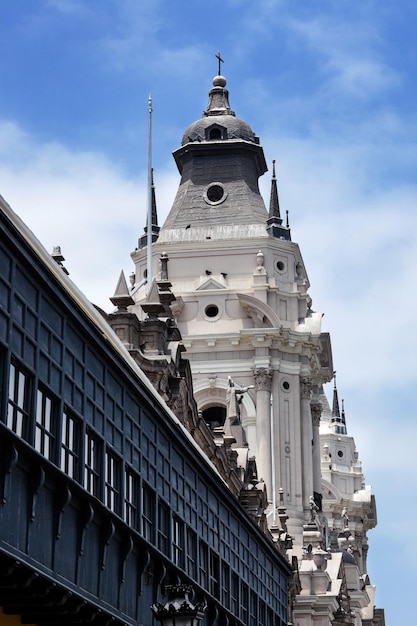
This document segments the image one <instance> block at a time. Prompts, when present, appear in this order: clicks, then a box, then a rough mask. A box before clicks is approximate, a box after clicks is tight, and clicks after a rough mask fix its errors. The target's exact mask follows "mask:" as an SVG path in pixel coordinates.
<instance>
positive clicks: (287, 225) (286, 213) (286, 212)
mask: <svg viewBox="0 0 417 626" xmlns="http://www.w3.org/2000/svg"><path fill="white" fill-rule="evenodd" d="M285 215H286V216H287V220H286V223H285V225H286V227H287V228H289V227H290V220H289V218H288V209H287V210H286V211H285Z"/></svg>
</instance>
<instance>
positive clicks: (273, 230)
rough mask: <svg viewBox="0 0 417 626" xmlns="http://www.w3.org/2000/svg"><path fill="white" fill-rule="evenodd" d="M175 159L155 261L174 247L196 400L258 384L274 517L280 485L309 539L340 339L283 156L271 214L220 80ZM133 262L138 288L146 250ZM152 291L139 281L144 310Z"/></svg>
mask: <svg viewBox="0 0 417 626" xmlns="http://www.w3.org/2000/svg"><path fill="white" fill-rule="evenodd" d="M174 159H175V162H176V164H177V167H178V170H179V173H180V175H181V180H180V184H179V187H178V191H177V194H176V197H175V200H174V203H173V205H172V208H171V210H170V212H169V215H168V217H167V219H166V221H165V223H164V225H163V226H162V228H161V229H160V232H159V236H158V239H157V240H156V241H155V242H154V244H153V256H154V267H157V261H158V259H159V257H160V256H161V254H162V253H164V254H165V255H167V257H168V259H169V281H170V283H171V284H172V292H173V293H174V294H175V296H176V301H175V302H174V303H173V305H172V310H173V311H174V314H175V319H176V322H177V324H178V327H179V330H180V332H181V335H182V338H183V342H184V345H185V347H186V355H187V357H188V359H189V361H190V364H191V370H192V374H193V383H194V392H195V397H196V400H197V403H198V407H199V409H200V410H201V411H202V412H203V416H204V415H207V416H210V420H213V419H214V418H213V416H215V418H216V419H215V420H214V421H217V420H218V419H220V418H219V416H221V415H224V414H225V409H226V402H227V400H226V396H227V389H228V381H229V377H230V378H231V379H232V380H233V381H234V382H235V384H237V385H238V386H243V387H247V388H249V392H248V393H246V394H245V395H244V397H242V405H241V410H240V419H241V422H242V425H243V427H244V429H245V433H246V439H247V442H248V446H249V455H250V456H255V457H256V462H257V467H258V477H259V478H262V479H263V480H264V482H265V485H266V489H267V494H268V499H269V503H270V504H269V523H270V524H271V525H273V523H274V520H275V517H276V511H277V507H278V502H279V494H280V489H281V488H282V490H283V497H284V501H285V505H286V507H287V512H288V516H289V519H288V522H287V525H288V529H289V532H290V533H291V534H292V535H293V536H295V537H297V536H298V537H299V538H300V541H301V535H302V532H303V524H304V522H305V521H306V519H309V515H310V504H311V498H314V500H315V502H316V504H317V506H318V508H319V509H320V508H321V481H320V445H319V441H318V437H319V428H318V423H319V418H318V417H317V415H318V413H317V409H318V407H319V402H318V390H319V389H320V388H321V386H322V385H323V383H325V382H327V381H329V380H331V378H332V372H333V367H332V354H331V347H330V339H329V336H328V334H325V333H322V332H321V317H322V316H321V314H320V313H316V312H314V310H313V308H312V301H311V298H310V295H309V292H308V290H309V287H310V284H309V280H308V276H307V272H306V270H305V267H304V262H303V259H302V256H301V252H300V249H299V247H298V245H297V244H296V243H294V242H293V241H291V232H290V228H289V224H288V218H287V222H286V223H285V224H284V223H283V220H282V218H281V213H280V206H279V199H278V183H277V176H276V167H275V163H274V164H273V173H272V180H271V197H270V206H269V210H267V208H266V206H265V203H264V201H263V199H262V196H261V194H260V192H259V186H258V179H259V177H260V176H262V175H263V174H265V172H266V171H267V165H266V162H265V156H264V152H263V148H262V146H261V144H260V141H259V137H258V136H257V135H256V134H255V133H254V131H253V130H252V129H251V127H250V126H249V124H247V123H246V122H245V121H244V120H242V119H240V118H238V117H237V116H236V115H235V113H234V111H233V110H232V109H231V106H230V103H229V92H228V90H227V89H226V79H225V78H224V76H221V75H217V76H215V78H214V79H213V86H212V88H211V89H210V91H209V100H208V105H207V108H206V110H205V111H204V113H203V115H202V117H201V118H200V119H198V120H197V121H195V122H194V123H192V124H191V125H190V126H189V127H188V128H187V129H186V130H185V132H184V134H183V137H182V141H181V146H180V147H179V148H178V149H177V150H175V152H174ZM132 258H133V261H134V263H135V270H136V272H135V275H136V284H137V285H140V281H141V279H143V277H144V272H145V268H146V250H144V249H143V248H139V249H137V250H136V251H135V252H134V253H133V254H132ZM145 297H146V296H145V289H144V287H138V288H137V289H136V291H135V294H134V298H135V301H136V303H137V304H136V307H137V313H138V315H140V314H141V313H140V310H139V309H140V307H139V305H140V303H141V301H143V299H144V298H145Z"/></svg>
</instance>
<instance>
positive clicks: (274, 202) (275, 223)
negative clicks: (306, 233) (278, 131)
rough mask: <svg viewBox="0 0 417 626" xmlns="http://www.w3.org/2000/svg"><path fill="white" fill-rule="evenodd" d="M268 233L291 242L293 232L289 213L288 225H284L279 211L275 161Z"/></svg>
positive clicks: (273, 164) (273, 162) (273, 163)
mask: <svg viewBox="0 0 417 626" xmlns="http://www.w3.org/2000/svg"><path fill="white" fill-rule="evenodd" d="M267 224H268V226H267V228H266V229H267V231H268V232H269V234H270V235H272V237H276V238H277V239H286V240H287V241H291V230H290V227H289V223H288V211H287V223H286V225H285V226H283V225H282V218H281V212H280V209H279V199H278V185H277V177H276V174H275V159H273V161H272V179H271V196H270V200H269V217H268V219H267Z"/></svg>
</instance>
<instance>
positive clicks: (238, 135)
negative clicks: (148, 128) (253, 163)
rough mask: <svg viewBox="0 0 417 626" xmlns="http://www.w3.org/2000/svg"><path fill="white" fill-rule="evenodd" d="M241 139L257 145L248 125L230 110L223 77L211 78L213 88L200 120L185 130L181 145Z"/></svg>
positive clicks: (256, 139)
mask: <svg viewBox="0 0 417 626" xmlns="http://www.w3.org/2000/svg"><path fill="white" fill-rule="evenodd" d="M230 139H231V140H233V139H235V140H236V139H243V141H251V142H252V143H259V138H258V137H257V136H256V135H255V133H254V132H253V130H252V129H251V127H250V126H249V124H247V123H246V122H245V121H244V120H241V119H240V118H239V117H236V115H235V112H234V111H232V110H231V108H230V104H229V92H228V90H227V89H226V79H225V77H224V76H220V75H218V76H215V77H214V78H213V87H212V89H211V90H210V92H209V102H208V106H207V109H206V110H205V111H204V113H203V116H202V118H201V119H199V120H197V121H196V122H194V123H193V124H191V125H190V126H188V128H187V129H186V130H185V132H184V135H183V137H182V141H181V145H182V146H184V145H185V144H187V143H190V142H194V141H198V142H200V141H226V140H230Z"/></svg>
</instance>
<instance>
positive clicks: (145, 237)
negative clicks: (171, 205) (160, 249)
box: [138, 168, 160, 249]
mask: <svg viewBox="0 0 417 626" xmlns="http://www.w3.org/2000/svg"><path fill="white" fill-rule="evenodd" d="M151 193H152V224H151V229H152V243H154V242H155V241H156V240H157V239H158V237H159V231H160V227H159V226H158V212H157V209H156V195H155V183H154V180H153V168H152V187H151ZM146 221H147V222H148V220H146ZM147 233H148V223H147V224H146V226H145V228H144V234H143V235H142V236H141V237H139V241H138V248H139V249H140V248H144V247H145V246H147V245H148V234H147Z"/></svg>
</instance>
